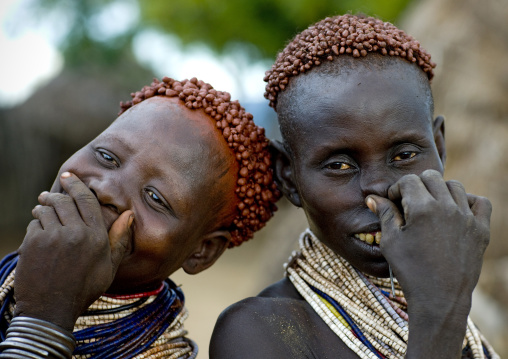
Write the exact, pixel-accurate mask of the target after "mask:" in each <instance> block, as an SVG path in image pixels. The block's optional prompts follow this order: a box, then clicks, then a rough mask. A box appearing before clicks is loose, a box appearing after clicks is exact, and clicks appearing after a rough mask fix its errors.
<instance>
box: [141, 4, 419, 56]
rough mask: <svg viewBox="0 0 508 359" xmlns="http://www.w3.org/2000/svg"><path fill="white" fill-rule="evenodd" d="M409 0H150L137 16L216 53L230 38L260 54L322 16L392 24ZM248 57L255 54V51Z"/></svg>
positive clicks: (267, 53)
mask: <svg viewBox="0 0 508 359" xmlns="http://www.w3.org/2000/svg"><path fill="white" fill-rule="evenodd" d="M409 2H410V0H228V1H224V0H182V1H167V0H151V1H144V2H143V1H142V2H140V5H141V13H142V18H143V20H144V21H145V22H146V23H147V24H154V25H157V26H159V27H160V28H162V29H164V30H165V31H168V32H171V33H174V34H177V35H178V36H179V37H180V38H181V39H182V41H183V42H184V43H191V42H195V41H200V42H204V43H206V44H207V45H209V46H210V47H212V48H213V49H214V50H217V51H219V52H223V51H227V50H228V46H229V45H230V44H231V43H232V42H240V43H250V44H253V45H254V46H255V48H256V49H257V50H258V51H259V54H258V55H259V56H260V57H262V58H274V57H275V55H276V53H277V52H278V51H279V50H280V49H282V47H283V46H284V45H285V44H286V42H288V41H289V40H290V39H291V38H292V37H293V36H294V35H296V33H298V32H300V31H301V30H303V29H305V28H306V27H307V26H309V25H310V24H312V23H314V22H317V21H319V20H320V19H323V18H325V17H327V16H333V15H338V14H344V13H346V12H352V13H358V12H362V13H365V14H367V15H374V16H377V17H380V18H381V19H383V20H384V21H390V22H394V21H396V19H397V17H398V16H399V15H400V13H401V12H402V10H404V8H405V7H406V6H407V5H408V3H409ZM252 55H254V56H255V55H256V54H255V53H254V54H252Z"/></svg>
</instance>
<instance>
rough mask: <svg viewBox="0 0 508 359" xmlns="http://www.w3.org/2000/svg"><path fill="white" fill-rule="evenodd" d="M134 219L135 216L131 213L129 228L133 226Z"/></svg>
mask: <svg viewBox="0 0 508 359" xmlns="http://www.w3.org/2000/svg"><path fill="white" fill-rule="evenodd" d="M133 221H134V216H133V215H132V214H131V215H130V216H129V222H127V228H131V225H132V222H133Z"/></svg>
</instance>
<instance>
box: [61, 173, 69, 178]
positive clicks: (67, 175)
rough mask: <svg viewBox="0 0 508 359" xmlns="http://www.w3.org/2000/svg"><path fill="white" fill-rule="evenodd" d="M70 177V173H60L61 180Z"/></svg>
mask: <svg viewBox="0 0 508 359" xmlns="http://www.w3.org/2000/svg"><path fill="white" fill-rule="evenodd" d="M70 176H71V173H70V172H64V173H62V176H61V177H62V178H68V177H70Z"/></svg>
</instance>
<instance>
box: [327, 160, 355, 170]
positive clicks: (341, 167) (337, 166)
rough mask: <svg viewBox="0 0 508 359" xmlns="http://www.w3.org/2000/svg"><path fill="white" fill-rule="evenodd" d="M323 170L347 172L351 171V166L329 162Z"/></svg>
mask: <svg viewBox="0 0 508 359" xmlns="http://www.w3.org/2000/svg"><path fill="white" fill-rule="evenodd" d="M325 168H327V169H330V170H348V169H351V168H352V167H351V165H349V164H347V163H345V162H338V161H336V162H331V163H328V164H326V165H325Z"/></svg>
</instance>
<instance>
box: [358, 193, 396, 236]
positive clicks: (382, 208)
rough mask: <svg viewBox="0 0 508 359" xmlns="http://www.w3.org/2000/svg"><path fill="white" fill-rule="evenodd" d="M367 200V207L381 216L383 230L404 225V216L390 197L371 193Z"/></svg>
mask: <svg viewBox="0 0 508 359" xmlns="http://www.w3.org/2000/svg"><path fill="white" fill-rule="evenodd" d="M365 202H366V203H367V207H369V209H370V210H371V211H372V212H374V213H375V214H376V215H377V216H378V217H379V220H380V221H381V231H382V232H385V230H390V229H394V228H400V227H402V226H403V225H404V217H403V216H402V214H401V213H400V211H399V209H398V208H397V206H396V205H395V203H393V202H392V201H390V200H389V199H387V198H384V197H380V196H376V195H369V196H368V197H367V198H366V199H365Z"/></svg>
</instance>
